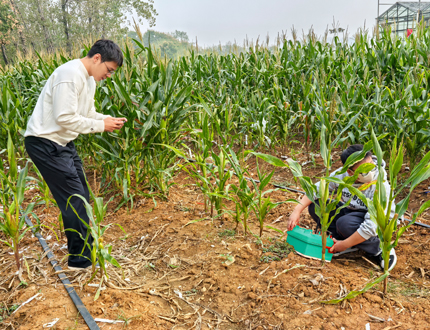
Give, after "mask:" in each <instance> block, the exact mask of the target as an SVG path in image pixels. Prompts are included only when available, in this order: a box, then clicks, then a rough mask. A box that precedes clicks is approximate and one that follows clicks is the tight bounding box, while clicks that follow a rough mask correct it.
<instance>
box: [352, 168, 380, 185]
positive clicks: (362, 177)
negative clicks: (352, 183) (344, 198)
mask: <svg viewBox="0 0 430 330" xmlns="http://www.w3.org/2000/svg"><path fill="white" fill-rule="evenodd" d="M375 174H376V168H374V169H373V170H371V171H370V172H367V173H360V174H359V175H358V178H357V180H358V181H359V182H361V183H369V182H372V181H373V180H374V177H375Z"/></svg>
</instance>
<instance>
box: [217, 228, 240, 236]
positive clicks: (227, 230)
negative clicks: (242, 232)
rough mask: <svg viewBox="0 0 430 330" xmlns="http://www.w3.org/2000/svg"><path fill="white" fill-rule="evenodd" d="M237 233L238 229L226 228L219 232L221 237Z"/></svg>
mask: <svg viewBox="0 0 430 330" xmlns="http://www.w3.org/2000/svg"><path fill="white" fill-rule="evenodd" d="M235 235H236V231H235V230H234V229H224V230H223V231H221V232H219V233H218V236H219V237H234V236H235Z"/></svg>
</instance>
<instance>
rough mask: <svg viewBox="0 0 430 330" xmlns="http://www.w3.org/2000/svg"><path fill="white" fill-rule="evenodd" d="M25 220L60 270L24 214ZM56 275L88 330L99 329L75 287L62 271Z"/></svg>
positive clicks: (46, 245) (56, 265)
mask: <svg viewBox="0 0 430 330" xmlns="http://www.w3.org/2000/svg"><path fill="white" fill-rule="evenodd" d="M25 222H26V223H27V225H28V226H29V227H30V228H31V231H32V232H33V234H34V236H36V237H37V238H38V239H39V242H40V245H42V248H43V250H44V251H45V253H47V254H46V256H47V258H48V260H49V261H50V262H51V264H52V266H53V267H54V269H55V271H56V272H61V271H62V270H63V269H62V268H61V266H60V265H59V264H58V262H57V260H55V259H54V258H55V256H54V254H53V253H52V251H51V249H50V248H49V246H48V244H46V241H45V239H44V238H43V237H42V235H40V233H38V232H37V231H36V228H35V227H34V226H33V223H32V222H31V220H30V218H29V217H28V216H25ZM58 277H59V278H60V280H61V282H63V285H64V287H65V288H66V291H67V293H68V294H69V296H70V298H72V301H73V303H74V304H75V306H76V308H77V309H78V311H79V313H80V314H81V315H82V317H83V318H84V321H85V323H86V324H87V325H88V327H89V328H90V330H100V328H99V326H98V325H97V323H96V321H94V319H93V317H92V316H91V314H90V312H88V309H87V308H86V307H85V305H84V303H83V302H82V300H81V298H79V296H78V294H77V293H76V291H75V289H74V288H73V286H72V284H71V283H70V281H69V279H68V278H67V276H66V275H64V273H58Z"/></svg>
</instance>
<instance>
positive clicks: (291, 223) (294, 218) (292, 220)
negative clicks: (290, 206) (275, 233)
mask: <svg viewBox="0 0 430 330" xmlns="http://www.w3.org/2000/svg"><path fill="white" fill-rule="evenodd" d="M299 220H300V212H298V211H296V210H294V211H293V213H291V215H290V217H289V218H288V222H287V230H288V231H290V230H293V228H294V227H295V226H297V224H298V223H299Z"/></svg>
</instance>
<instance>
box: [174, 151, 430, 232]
mask: <svg viewBox="0 0 430 330" xmlns="http://www.w3.org/2000/svg"><path fill="white" fill-rule="evenodd" d="M179 158H182V159H185V160H186V161H188V162H190V163H196V161H195V160H194V159H188V158H183V157H179ZM206 165H208V164H206ZM224 171H225V172H227V171H228V170H224ZM233 173H234V175H236V176H237V174H236V173H235V172H233ZM244 178H245V179H246V180H248V181H254V182H256V183H260V181H259V180H255V179H253V178H248V177H246V176H244ZM270 184H271V185H272V186H274V187H276V188H280V189H285V190H289V191H291V192H295V193H299V194H303V195H306V193H305V192H304V191H301V190H297V189H293V188H288V187H284V186H280V185H278V184H274V183H271V182H270ZM404 220H405V221H408V222H411V221H412V220H410V219H407V218H404ZM414 225H417V226H421V227H424V228H430V225H426V224H425V223H422V222H414Z"/></svg>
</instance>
